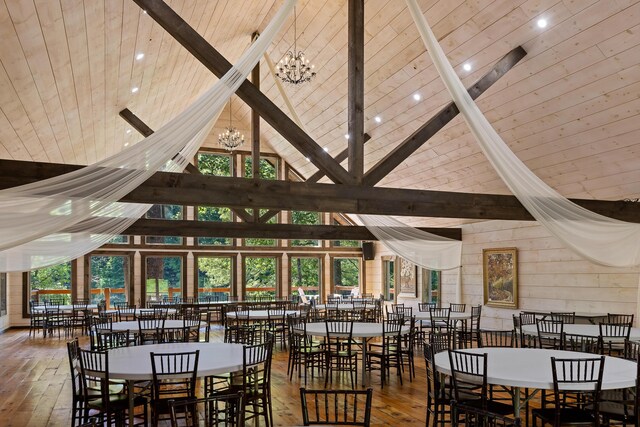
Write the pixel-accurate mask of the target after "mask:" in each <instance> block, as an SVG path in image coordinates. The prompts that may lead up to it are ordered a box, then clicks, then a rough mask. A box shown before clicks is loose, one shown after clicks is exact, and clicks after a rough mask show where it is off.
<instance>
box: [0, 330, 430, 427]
mask: <svg viewBox="0 0 640 427" xmlns="http://www.w3.org/2000/svg"><path fill="white" fill-rule="evenodd" d="M221 336H222V335H221V331H220V330H216V331H215V332H213V331H212V338H211V340H212V341H222V338H221ZM65 342H66V341H65V340H64V338H62V339H58V338H57V337H54V338H49V337H47V338H42V335H37V336H36V337H31V338H29V336H28V331H27V330H26V329H11V330H8V331H6V332H4V333H1V334H0V426H3V427H11V426H15V427H24V426H29V427H31V426H33V427H38V426H64V427H68V426H70V425H71V409H70V408H71V385H70V376H69V365H68V361H67V352H66V346H65ZM81 344H82V345H84V346H86V345H88V342H87V338H86V337H84V338H81ZM287 354H288V353H287V351H286V350H285V351H283V350H280V346H279V345H278V346H276V352H275V354H274V360H273V372H272V383H273V384H272V393H273V416H274V425H276V426H294V425H301V424H302V416H301V411H300V397H299V388H300V386H301V385H303V384H304V382H303V381H302V379H298V378H297V376H296V375H294V378H293V381H289V378H288V377H287ZM418 355H419V351H418V352H417V353H416V356H418ZM392 372H393V371H392ZM416 375H417V377H416V378H414V380H413V382H409V375H408V373H406V372H405V375H404V377H403V381H404V385H402V386H401V385H400V383H399V381H398V380H397V378H396V376H395V375H394V374H392V375H391V378H390V379H389V380H388V381H389V382H388V383H387V384H385V387H384V389H382V390H381V389H380V376H379V373H377V372H376V373H373V374H372V375H371V376H370V380H371V383H372V388H373V389H374V393H373V396H374V397H373V411H372V425H376V426H385V425H404V426H422V425H424V422H425V402H426V397H425V396H426V382H425V381H426V380H425V369H424V361H423V360H422V357H416ZM333 387H335V388H340V387H348V379H347V378H346V377H345V379H344V380H342V381H341V382H336V381H335V380H334V383H333ZM307 388H324V378H316V379H315V380H311V378H309V379H308V383H307Z"/></svg>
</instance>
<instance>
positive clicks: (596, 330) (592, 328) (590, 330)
mask: <svg viewBox="0 0 640 427" xmlns="http://www.w3.org/2000/svg"><path fill="white" fill-rule="evenodd" d="M562 330H563V332H564V333H565V334H570V335H586V336H590V337H597V336H599V335H600V326H599V325H575V324H571V323H568V324H567V323H565V324H564V325H563V328H562ZM522 332H523V333H524V334H526V335H538V328H537V326H536V325H523V326H522ZM629 339H631V340H640V328H631V334H630V335H629Z"/></svg>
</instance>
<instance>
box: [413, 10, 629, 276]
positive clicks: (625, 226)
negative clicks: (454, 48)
mask: <svg viewBox="0 0 640 427" xmlns="http://www.w3.org/2000/svg"><path fill="white" fill-rule="evenodd" d="M406 2H407V5H408V8H409V11H410V13H411V16H412V17H413V20H414V21H415V23H416V26H417V27H418V31H419V33H420V35H421V36H422V39H423V41H424V43H425V46H426V48H427V51H428V52H429V55H430V57H431V59H432V61H433V63H434V65H435V67H436V69H437V70H438V73H439V74H440V77H441V78H442V80H443V81H444V84H445V86H446V87H447V89H448V91H449V93H450V94H451V97H452V98H453V100H454V102H455V103H456V106H457V107H458V109H459V110H460V112H461V113H462V115H463V117H464V119H465V120H466V122H467V124H468V125H469V128H470V129H471V132H472V133H473V135H474V136H475V138H476V140H477V141H478V144H479V145H480V147H481V149H482V151H483V152H484V154H485V156H486V157H487V158H488V159H489V161H490V162H491V164H492V165H493V167H494V168H495V170H496V171H497V172H498V174H499V175H500V177H501V178H502V180H503V181H504V182H505V184H506V185H507V186H508V187H509V189H510V190H511V191H512V192H513V194H514V195H515V196H516V197H517V198H518V200H520V202H521V203H522V204H523V205H524V207H525V208H526V209H527V210H528V211H529V213H531V215H532V216H533V217H534V218H535V219H536V220H537V221H538V222H539V223H540V224H542V225H543V226H544V227H545V228H546V229H547V230H548V231H549V232H550V233H551V234H552V235H553V236H555V237H557V238H558V239H559V240H560V241H562V242H563V243H564V244H565V245H566V246H567V247H569V248H570V249H572V250H573V251H575V252H576V253H578V254H579V255H581V256H582V257H584V258H586V259H588V260H590V261H592V262H595V263H598V264H602V265H607V266H613V267H628V266H635V265H640V224H633V223H627V222H623V221H618V220H615V219H612V218H608V217H605V216H602V215H599V214H596V213H594V212H591V211H589V210H587V209H584V208H582V207H581V206H578V205H576V204H575V203H573V202H571V201H569V200H568V199H566V198H565V197H563V196H561V195H560V194H559V193H558V192H556V191H555V190H553V189H552V188H551V187H549V186H548V185H547V184H545V183H544V182H543V181H542V180H541V179H540V178H538V177H537V176H536V175H535V174H534V173H533V172H532V171H531V170H529V169H528V168H527V166H526V165H525V164H524V163H523V162H522V161H520V159H518V158H517V157H516V155H515V154H514V153H513V152H512V151H511V150H510V149H509V147H508V146H507V144H505V142H504V141H503V140H502V139H501V138H500V136H499V135H498V134H497V132H496V131H495V130H494V129H493V127H492V126H491V124H490V123H489V122H488V121H487V119H486V117H485V116H484V115H483V114H482V112H481V111H480V109H479V108H478V106H477V105H476V104H475V102H473V100H472V99H471V97H470V96H469V94H468V93H467V90H466V89H465V87H464V85H463V84H462V82H461V81H460V79H459V78H458V76H457V75H456V73H455V71H454V70H453V67H452V66H451V64H450V63H449V61H448V60H447V57H446V55H445V54H444V51H443V50H442V48H441V47H440V45H439V43H438V41H437V39H436V38H435V36H434V35H433V32H432V31H431V28H430V27H429V24H428V23H427V21H426V19H425V17H424V15H423V14H422V12H421V11H420V8H419V7H418V4H417V2H416V0H406Z"/></svg>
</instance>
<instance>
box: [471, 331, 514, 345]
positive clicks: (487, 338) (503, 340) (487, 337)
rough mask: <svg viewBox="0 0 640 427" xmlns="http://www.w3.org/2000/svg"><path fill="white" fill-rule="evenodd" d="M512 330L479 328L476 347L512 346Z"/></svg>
mask: <svg viewBox="0 0 640 427" xmlns="http://www.w3.org/2000/svg"><path fill="white" fill-rule="evenodd" d="M513 344H514V339H513V330H512V329H508V330H489V329H481V330H480V331H479V333H478V347H513Z"/></svg>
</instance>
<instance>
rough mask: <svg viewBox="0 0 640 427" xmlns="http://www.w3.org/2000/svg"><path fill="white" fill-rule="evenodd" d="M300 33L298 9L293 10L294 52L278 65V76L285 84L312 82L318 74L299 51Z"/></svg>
mask: <svg viewBox="0 0 640 427" xmlns="http://www.w3.org/2000/svg"><path fill="white" fill-rule="evenodd" d="M297 42H298V31H297V17H296V8H295V6H294V8H293V51H291V50H290V51H289V52H287V54H286V55H285V56H284V58H282V59H281V60H280V62H279V63H278V70H277V72H276V76H277V77H280V79H282V81H283V82H285V83H289V84H293V85H298V84H302V83H305V82H308V81H310V80H311V79H312V78H314V77H315V75H316V72H315V71H313V65H312V64H309V60H308V59H305V57H304V52H302V51H298V49H297Z"/></svg>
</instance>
